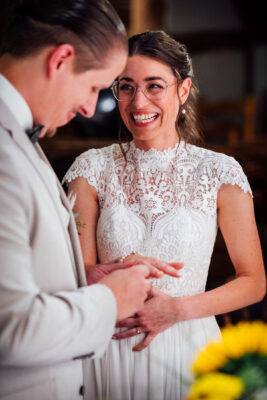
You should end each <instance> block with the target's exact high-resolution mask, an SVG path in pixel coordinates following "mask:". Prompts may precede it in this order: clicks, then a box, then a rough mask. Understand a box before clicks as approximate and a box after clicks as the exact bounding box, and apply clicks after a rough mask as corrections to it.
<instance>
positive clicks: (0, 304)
mask: <svg viewBox="0 0 267 400" xmlns="http://www.w3.org/2000/svg"><path fill="white" fill-rule="evenodd" d="M10 150H12V149H11V147H10V146H9V145H5V146H2V144H1V148H0V364H1V365H2V366H3V365H5V366H13V367H16V366H34V365H51V364H53V363H59V362H63V361H67V360H71V359H73V358H75V357H80V356H85V355H87V354H89V353H92V352H94V353H95V354H96V355H98V356H100V355H102V353H103V351H104V350H105V348H106V346H107V345H108V342H109V340H110V338H111V336H112V333H113V330H114V325H115V321H116V300H115V297H114V295H113V293H112V292H111V291H110V290H109V289H108V288H107V287H106V286H104V285H101V284H96V285H92V286H86V287H83V288H74V289H73V290H62V291H57V292H49V290H42V289H41V288H40V285H38V284H37V280H36V276H35V268H34V265H32V249H31V244H30V240H29V234H30V232H29V230H30V227H29V222H28V221H29V215H28V214H29V212H30V211H29V210H30V207H34V204H30V205H29V204H27V198H25V196H24V195H23V193H25V191H27V190H28V187H26V186H27V183H26V182H25V179H24V175H23V165H20V164H19V162H18V161H17V160H15V159H14V157H13V156H11V155H10V154H11V153H12V152H11V151H10ZM47 235H49V232H47ZM53 267H54V268H57V266H56V265H55V266H53Z"/></svg>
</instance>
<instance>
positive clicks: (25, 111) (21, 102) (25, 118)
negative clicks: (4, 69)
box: [0, 74, 33, 131]
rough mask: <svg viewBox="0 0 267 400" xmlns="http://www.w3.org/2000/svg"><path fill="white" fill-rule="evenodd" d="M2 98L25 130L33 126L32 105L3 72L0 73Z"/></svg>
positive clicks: (0, 95) (0, 97)
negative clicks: (29, 104)
mask: <svg viewBox="0 0 267 400" xmlns="http://www.w3.org/2000/svg"><path fill="white" fill-rule="evenodd" d="M0 99H2V100H3V102H4V103H5V104H6V105H7V106H8V108H9V109H10V111H11V112H12V114H13V115H14V117H15V118H16V120H17V122H18V123H19V124H20V125H21V126H22V128H23V129H24V130H25V131H26V130H27V129H31V128H32V127H33V117H32V113H31V110H30V107H29V106H28V104H27V103H26V101H25V99H24V98H23V97H22V95H21V94H20V93H19V92H18V90H17V89H16V88H15V87H14V86H13V85H12V84H11V83H10V82H9V81H8V80H7V79H6V78H5V77H4V76H3V75H2V74H0Z"/></svg>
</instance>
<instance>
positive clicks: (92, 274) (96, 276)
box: [85, 261, 135, 285]
mask: <svg viewBox="0 0 267 400" xmlns="http://www.w3.org/2000/svg"><path fill="white" fill-rule="evenodd" d="M134 264H135V262H134V261H128V262H117V263H113V264H96V265H92V266H90V267H87V268H86V270H85V273H86V280H87V284H88V285H92V284H93V283H97V282H98V281H99V280H100V279H102V278H104V277H105V276H107V275H109V274H110V273H111V272H113V271H116V270H118V269H126V268H129V267H132V266H133V265H134Z"/></svg>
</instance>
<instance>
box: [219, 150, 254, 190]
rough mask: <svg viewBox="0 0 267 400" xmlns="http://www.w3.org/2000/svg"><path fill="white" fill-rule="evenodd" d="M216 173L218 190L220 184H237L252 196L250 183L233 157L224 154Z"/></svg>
mask: <svg viewBox="0 0 267 400" xmlns="http://www.w3.org/2000/svg"><path fill="white" fill-rule="evenodd" d="M218 172H219V171H218ZM218 175H219V176H218V178H219V179H218V188H217V189H218V190H219V189H220V187H221V186H222V184H231V185H237V186H239V187H240V188H241V189H242V190H243V191H244V192H245V193H250V195H251V196H252V197H253V194H252V190H251V187H250V184H249V182H248V179H247V177H246V175H245V173H244V171H243V168H242V167H241V165H240V164H239V163H238V162H237V161H236V160H235V159H234V158H233V157H227V156H225V159H224V162H223V165H222V169H221V173H219V174H218Z"/></svg>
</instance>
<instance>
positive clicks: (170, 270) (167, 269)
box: [153, 259, 180, 277]
mask: <svg viewBox="0 0 267 400" xmlns="http://www.w3.org/2000/svg"><path fill="white" fill-rule="evenodd" d="M153 265H154V266H155V267H157V268H158V269H159V270H160V271H162V272H163V273H164V274H167V275H171V276H175V277H178V276H180V275H179V271H177V268H176V267H174V266H172V265H170V264H167V263H165V262H163V261H160V260H157V259H154V260H153Z"/></svg>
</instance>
